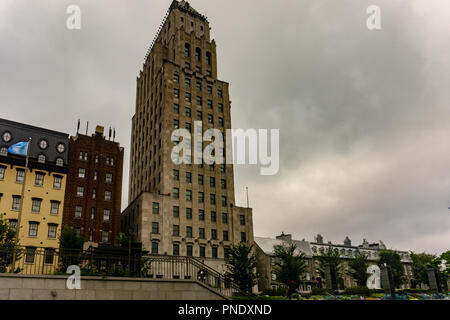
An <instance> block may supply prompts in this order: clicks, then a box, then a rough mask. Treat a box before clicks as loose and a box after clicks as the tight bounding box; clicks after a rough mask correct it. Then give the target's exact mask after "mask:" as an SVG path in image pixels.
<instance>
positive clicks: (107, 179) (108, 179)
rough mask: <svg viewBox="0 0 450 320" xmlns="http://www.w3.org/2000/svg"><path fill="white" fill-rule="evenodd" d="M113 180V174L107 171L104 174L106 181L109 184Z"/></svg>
mask: <svg viewBox="0 0 450 320" xmlns="http://www.w3.org/2000/svg"><path fill="white" fill-rule="evenodd" d="M112 180H113V174H112V173H107V174H106V183H108V184H111V183H112Z"/></svg>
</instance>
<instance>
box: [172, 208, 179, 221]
mask: <svg viewBox="0 0 450 320" xmlns="http://www.w3.org/2000/svg"><path fill="white" fill-rule="evenodd" d="M173 216H174V218H179V217H180V207H178V206H174V207H173Z"/></svg>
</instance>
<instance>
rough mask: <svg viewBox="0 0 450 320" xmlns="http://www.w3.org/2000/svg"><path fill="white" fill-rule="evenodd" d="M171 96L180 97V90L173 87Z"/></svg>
mask: <svg viewBox="0 0 450 320" xmlns="http://www.w3.org/2000/svg"><path fill="white" fill-rule="evenodd" d="M173 96H174V97H175V98H179V97H180V90H178V89H177V88H175V89H173Z"/></svg>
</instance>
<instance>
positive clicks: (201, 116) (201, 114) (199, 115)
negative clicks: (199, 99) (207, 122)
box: [197, 111, 203, 121]
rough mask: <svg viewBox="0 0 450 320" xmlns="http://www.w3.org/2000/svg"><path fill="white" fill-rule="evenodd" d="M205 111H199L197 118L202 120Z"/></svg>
mask: <svg viewBox="0 0 450 320" xmlns="http://www.w3.org/2000/svg"><path fill="white" fill-rule="evenodd" d="M202 119H203V113H202V112H201V111H197V120H199V121H202Z"/></svg>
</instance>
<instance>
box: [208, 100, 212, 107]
mask: <svg viewBox="0 0 450 320" xmlns="http://www.w3.org/2000/svg"><path fill="white" fill-rule="evenodd" d="M212 108H213V102H212V100H208V109H212Z"/></svg>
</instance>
